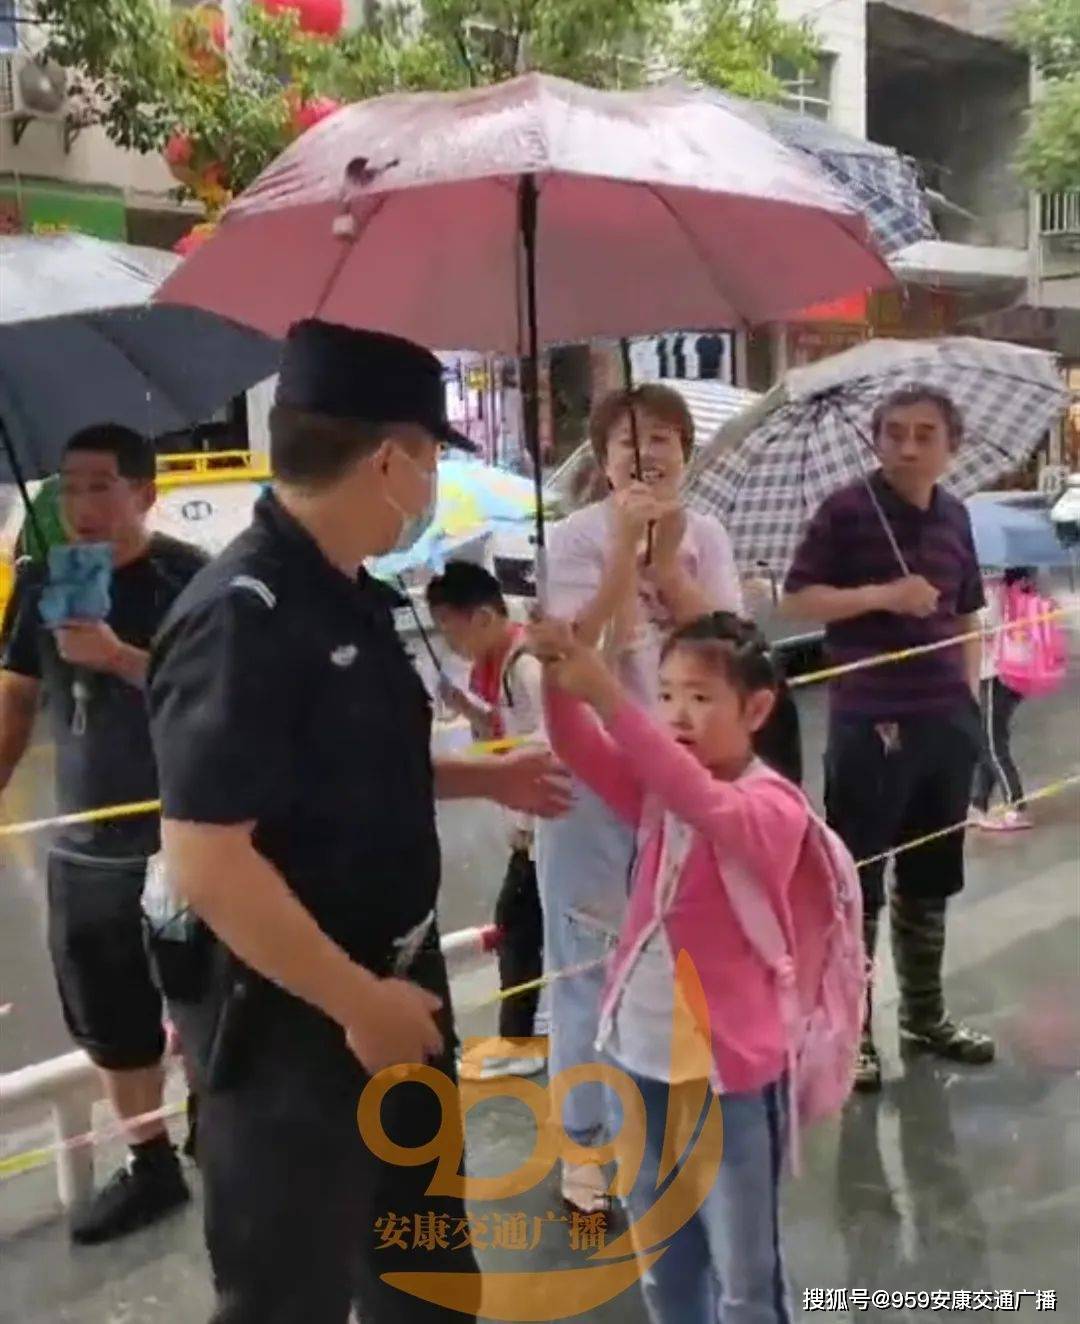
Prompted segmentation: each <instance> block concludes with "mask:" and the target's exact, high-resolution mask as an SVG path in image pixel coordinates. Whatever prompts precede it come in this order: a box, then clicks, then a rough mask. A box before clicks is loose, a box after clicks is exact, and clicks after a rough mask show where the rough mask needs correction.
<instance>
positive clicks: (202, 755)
mask: <svg viewBox="0 0 1080 1324" xmlns="http://www.w3.org/2000/svg"><path fill="white" fill-rule="evenodd" d="M270 429H271V454H272V461H273V468H274V473H275V478H276V481H275V484H274V488H273V490H272V491H271V492H269V493H267V494H266V495H264V496H263V497H262V498H261V500H260V502H259V504H258V506H257V507H256V511H255V515H254V520H253V523H252V525H251V527H250V528H249V529H247V531H246V532H244V533H243V534H242V535H241V536H240V537H239V538H238V539H237V540H236V541H235V542H234V543H233V544H232V545H231V547H229V548H228V549H227V550H226V551H225V552H224V553H223V555H222V556H221V557H220V558H219V560H218V561H216V562H215V563H214V564H213V565H212V566H210V567H209V568H208V569H207V570H206V571H204V572H203V573H201V574H200V575H199V576H198V577H197V578H196V579H195V581H194V582H193V583H192V584H191V585H190V587H189V589H188V590H187V591H186V592H185V593H184V594H183V595H182V596H181V598H180V600H179V601H178V602H177V604H176V606H175V608H174V610H173V612H172V613H171V615H170V617H169V619H168V621H167V622H166V624H165V627H164V629H163V630H162V632H161V634H160V636H159V639H158V643H157V645H156V648H155V652H154V656H153V661H152V666H151V684H150V703H151V720H152V731H153V737H154V743H155V749H156V754H157V759H158V764H159V769H160V780H161V793H162V799H163V806H164V808H163V841H164V849H165V864H166V870H167V873H168V877H169V881H170V884H171V886H172V887H173V888H174V889H175V890H176V891H177V892H178V893H179V895H180V896H181V897H182V898H183V899H184V900H185V901H186V902H187V904H188V905H189V906H190V907H191V908H192V910H193V911H194V912H195V913H196V914H197V915H198V916H199V917H200V918H201V921H202V922H203V923H204V924H205V926H206V935H207V936H206V939H205V942H204V943H202V944H199V943H194V944H193V950H192V956H191V960H192V966H193V968H194V969H197V970H199V971H201V972H202V974H201V976H200V978H199V979H196V980H193V981H192V990H193V991H192V994H191V996H190V998H189V1000H188V1001H187V1002H186V1003H185V1004H184V1005H183V1006H179V1007H177V1008H176V1009H175V1014H176V1015H177V1018H178V1020H179V1021H180V1024H181V1027H182V1032H183V1033H184V1034H185V1035H186V1042H187V1044H188V1046H189V1049H190V1051H191V1052H192V1055H193V1057H194V1059H195V1060H194V1062H193V1064H192V1065H193V1069H194V1071H195V1073H196V1076H197V1078H198V1080H199V1084H200V1086H201V1088H202V1090H203V1097H202V1101H201V1108H200V1118H199V1128H200V1129H199V1153H198V1158H199V1163H200V1166H201V1168H202V1172H203V1179H204V1188H205V1201H206V1210H205V1218H206V1238H207V1244H208V1247H209V1251H210V1257H211V1261H212V1265H213V1273H214V1280H215V1286H216V1288H217V1293H218V1305H217V1310H216V1313H215V1315H214V1317H213V1319H214V1321H215V1324H345V1321H346V1320H347V1318H348V1316H349V1309H350V1303H351V1302H355V1303H356V1304H357V1307H358V1313H359V1314H360V1316H361V1318H362V1319H363V1320H364V1321H365V1324H368V1321H373V1322H374V1321H377V1322H378V1324H384V1321H385V1322H386V1324H391V1322H392V1324H421V1322H423V1324H429V1322H431V1321H435V1320H450V1319H453V1320H455V1321H456V1320H461V1319H463V1318H467V1317H469V1315H470V1312H475V1310H476V1308H477V1306H478V1304H479V1275H478V1274H477V1273H476V1264H475V1261H474V1259H473V1257H472V1254H471V1252H470V1251H469V1250H468V1249H467V1248H458V1247H462V1246H463V1243H467V1241H468V1238H467V1236H463V1231H462V1229H463V1224H462V1220H463V1217H464V1214H463V1208H462V1203H461V1201H459V1200H452V1199H448V1198H440V1199H433V1198H428V1197H427V1196H426V1195H425V1190H426V1186H427V1183H428V1179H429V1177H430V1175H431V1168H430V1166H428V1167H389V1166H387V1165H385V1164H383V1163H381V1162H379V1161H377V1160H376V1158H375V1156H374V1155H373V1154H372V1153H371V1152H370V1151H369V1150H368V1149H367V1147H366V1146H365V1144H364V1143H363V1141H362V1140H361V1137H360V1134H359V1131H358V1127H357V1122H356V1109H357V1102H358V1099H359V1097H360V1094H361V1092H362V1090H363V1088H364V1086H365V1084H366V1083H367V1081H368V1079H369V1078H370V1076H371V1075H372V1074H373V1073H375V1072H378V1071H380V1070H381V1069H382V1068H384V1067H387V1066H391V1065H394V1064H399V1063H410V1062H423V1061H425V1060H427V1061H429V1062H431V1063H432V1064H434V1065H436V1066H437V1067H439V1068H441V1069H442V1070H443V1071H445V1072H446V1073H447V1074H448V1075H450V1076H451V1077H453V1042H452V1036H453V1027H452V1021H451V1012H450V999H449V990H448V987H447V978H446V971H445V967H444V964H443V961H442V958H441V955H440V952H439V944H438V934H437V931H436V928H435V923H434V907H435V903H436V894H437V891H438V883H439V843H438V838H437V835H436V826H435V813H434V799H435V797H436V796H441V797H444V798H465V797H484V798H489V799H492V800H496V801H497V802H499V803H501V804H503V805H506V806H508V807H510V808H513V809H517V810H520V811H524V812H536V813H540V814H543V815H550V814H552V813H558V812H561V811H562V809H564V808H565V806H566V801H567V790H566V785H565V782H564V780H563V778H562V774H561V773H560V772H559V771H558V770H557V769H556V767H555V765H554V764H553V762H552V759H551V756H550V755H549V754H548V753H546V752H543V751H532V750H529V751H521V752H519V753H518V754H517V755H512V756H510V757H509V758H502V759H490V760H471V761H470V760H450V761H444V762H439V761H436V762H435V763H434V764H433V762H432V759H431V756H430V710H429V704H428V701H427V696H426V694H425V692H424V690H423V687H422V685H421V683H420V681H419V679H418V677H417V675H416V673H415V671H414V670H413V667H412V665H411V664H410V661H409V659H408V656H407V654H406V653H405V651H404V649H403V647H402V645H401V643H400V641H399V639H398V636H397V634H396V632H395V629H394V624H393V615H392V608H393V606H394V603H395V596H394V595H392V594H391V593H390V591H389V590H387V589H386V588H385V587H384V586H383V585H381V584H379V583H378V582H377V581H375V580H373V579H371V578H370V577H369V576H368V575H367V574H366V573H365V571H364V570H363V568H362V562H363V561H364V559H365V558H366V557H368V556H372V555H376V554H380V553H385V552H388V551H390V550H391V549H393V548H394V547H395V546H401V545H405V544H407V542H408V541H409V540H410V539H411V538H413V537H414V536H415V531H416V529H417V528H419V527H422V524H423V521H424V519H425V516H426V514H427V512H428V511H429V509H430V508H431V506H432V505H433V503H434V500H435V493H436V482H437V468H436V462H437V457H438V446H439V442H440V441H448V442H451V443H453V442H454V441H455V440H457V438H456V434H453V433H452V431H451V429H450V428H449V425H448V423H447V421H446V417H445V397H444V393H443V386H442V374H441V368H440V365H439V362H438V360H437V359H436V358H435V357H434V356H433V355H431V354H429V353H428V352H427V351H426V350H422V349H420V348H419V347H418V346H416V345H413V344H411V343H409V342H407V341H404V340H399V339H397V338H395V337H392V336H386V335H381V334H376V333H372V332H361V331H353V330H349V329H346V328H343V327H339V326H333V325H329V324H326V323H323V322H318V321H308V322H302V323H299V324H298V325H296V326H295V327H293V328H292V331H291V332H290V334H289V337H288V340H287V343H286V347H285V351H284V357H283V362H282V368H281V374H280V378H279V383H278V388H277V398H276V404H275V407H274V410H273V412H272V415H271V420H270ZM210 934H212V935H215V937H214V939H211V938H210V937H209V935H210ZM199 951H202V952H203V953H204V954H203V955H202V956H199V955H198V952H199ZM382 1122H383V1126H384V1129H385V1131H386V1134H387V1135H388V1136H389V1137H390V1139H391V1140H392V1141H394V1142H396V1143H398V1144H400V1145H402V1146H404V1147H409V1148H411V1147H416V1146H419V1145H421V1144H424V1143H426V1142H427V1141H429V1140H431V1139H432V1138H433V1137H434V1135H435V1133H436V1131H437V1130H438V1129H439V1127H440V1125H441V1126H442V1127H443V1134H442V1140H441V1145H442V1146H446V1145H452V1144H453V1143H454V1142H455V1141H457V1142H460V1127H459V1121H455V1119H454V1118H453V1117H443V1116H442V1114H441V1109H440V1105H439V1103H438V1100H437V1099H436V1097H435V1095H434V1094H433V1093H432V1092H431V1091H430V1090H428V1089H427V1088H426V1087H425V1086H423V1085H421V1084H419V1083H415V1082H410V1083H408V1084H405V1085H399V1086H398V1087H397V1088H395V1089H394V1090H392V1091H391V1093H390V1094H389V1095H388V1096H387V1099H386V1101H385V1103H384V1106H383V1109H382ZM388 1219H396V1220H397V1223H398V1226H400V1227H401V1228H403V1229H404V1230H405V1231H404V1235H403V1236H397V1237H395V1238H394V1239H393V1240H392V1241H391V1240H388V1239H387V1238H386V1235H385V1233H386V1229H387V1228H388V1226H389V1224H388V1221H387V1220H388ZM418 1219H422V1220H424V1223H423V1226H424V1227H426V1228H427V1229H429V1230H430V1231H432V1232H433V1233H434V1234H433V1235H423V1236H420V1237H418V1236H417V1226H418V1225H419V1224H418V1222H417V1220H418ZM380 1230H381V1233H382V1235H380ZM380 1247H381V1248H380ZM410 1269H412V1270H418V1271H421V1272H432V1271H439V1270H446V1271H450V1272H457V1273H460V1274H462V1275H464V1276H463V1277H462V1278H461V1280H460V1282H459V1287H460V1290H461V1291H462V1293H465V1295H463V1296H462V1297H460V1298H456V1299H455V1305H456V1306H457V1307H459V1308H458V1309H456V1310H454V1311H449V1310H445V1309H441V1308H438V1307H433V1306H429V1305H425V1304H424V1303H423V1302H422V1301H421V1300H419V1299H418V1298H417V1297H414V1296H412V1295H409V1294H407V1293H404V1292H402V1291H398V1290H397V1289H395V1288H392V1287H390V1286H388V1285H386V1284H384V1283H383V1282H381V1281H380V1278H379V1275H380V1274H382V1273H386V1272H388V1271H399V1272H400V1271H403V1270H410ZM466 1289H469V1290H468V1292H466ZM455 1290H457V1288H456V1289H455Z"/></svg>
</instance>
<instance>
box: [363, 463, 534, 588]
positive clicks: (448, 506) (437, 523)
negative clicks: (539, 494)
mask: <svg viewBox="0 0 1080 1324" xmlns="http://www.w3.org/2000/svg"><path fill="white" fill-rule="evenodd" d="M545 504H546V505H547V506H548V509H549V512H550V510H551V508H552V506H553V505H555V504H557V503H556V502H554V501H550V502H549V501H548V500H547V499H545ZM535 517H536V494H535V491H534V487H533V483H532V480H531V479H528V478H521V477H519V476H518V475H517V474H512V473H507V472H506V470H504V469H496V468H494V467H492V466H491V465H488V464H481V463H479V462H478V461H476V460H457V459H449V460H440V461H439V499H438V504H437V506H436V508H435V516H434V518H433V519H432V521H431V523H430V524H429V525H428V527H427V528H426V529H425V530H424V532H423V533H422V534H421V535H420V537H419V538H418V539H417V540H416V542H415V543H413V545H412V546H411V547H409V548H408V549H406V550H405V551H403V552H394V553H391V554H390V555H388V556H382V557H379V558H378V559H377V560H375V561H373V562H372V563H371V566H370V569H371V570H372V571H373V572H374V573H375V574H377V575H379V576H380V577H381V578H391V577H394V576H396V575H401V574H404V573H405V572H406V571H409V570H417V569H421V568H427V569H431V570H441V569H442V566H443V564H444V563H445V562H446V560H447V559H448V558H449V557H450V556H451V555H452V554H453V553H454V552H455V551H459V550H460V549H461V548H462V547H463V546H465V544H467V543H470V542H473V541H474V540H476V539H477V538H480V537H484V536H486V535H487V534H489V533H495V532H497V531H499V530H504V529H510V528H513V527H515V526H517V525H521V524H525V523H531V522H532V521H533V520H534V519H535Z"/></svg>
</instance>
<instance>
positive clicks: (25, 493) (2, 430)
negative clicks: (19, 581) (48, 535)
mask: <svg viewBox="0 0 1080 1324" xmlns="http://www.w3.org/2000/svg"><path fill="white" fill-rule="evenodd" d="M0 443H2V444H3V448H4V451H5V453H6V455H7V458H8V464H10V465H11V476H12V477H13V478H14V479H15V486H16V487H17V488H18V489H19V496H21V497H22V503H23V506H24V507H25V509H26V522H27V523H28V524H29V525H30V529H31V531H32V533H33V535H34V538H35V539H36V541H37V545H38V547H39V548H40V549H41V556H42V559H44V558H45V557H46V556H48V553H49V548H48V544H47V543H46V541H45V534H44V533H43V532H42V528H41V524H40V522H39V520H38V517H37V511H36V510H35V509H34V505H33V502H32V501H31V500H30V489H29V488H28V487H27V485H26V476H25V475H24V473H23V471H22V465H21V464H20V463H19V457H18V454H17V453H16V451H15V443H14V442H13V441H12V439H11V434H10V433H9V432H8V430H7V424H6V423H5V422H4V421H3V419H0Z"/></svg>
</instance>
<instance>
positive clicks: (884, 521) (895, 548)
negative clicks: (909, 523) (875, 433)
mask: <svg viewBox="0 0 1080 1324" xmlns="http://www.w3.org/2000/svg"><path fill="white" fill-rule="evenodd" d="M836 412H837V413H838V414H839V415H840V417H841V418H843V419H844V421H845V422H846V423H847V424H848V426H849V427H850V428H851V429H852V431H853V432H854V433H855V435H856V436H857V437H858V438H859V440H860V441H861V442H863V444H864V445H865V446H866V448H867V449H868V450H869V451H870V452H871V454H873V455H875V456H876V455H877V451H876V450H875V449H874V443H873V442H872V441H871V440H870V438H869V437H868V436H867V435H866V432H865V430H864V429H863V428H862V427H860V426H859V424H858V422H857V421H856V420H855V419H854V418H852V416H851V415H850V414H849V413H848V411H847V410H846V409H845V408H844V407H843V406H842V405H840V404H838V405H837V411H836ZM860 477H861V478H862V481H863V486H864V487H865V488H866V492H867V495H868V496H869V498H870V501H871V504H872V505H873V507H874V510H875V511H876V512H877V517H878V520H879V521H880V523H881V527H882V529H883V530H884V531H885V537H886V538H888V540H889V546H890V547H891V548H892V553H893V556H895V557H896V561H897V564H898V565H899V566H900V571H901V573H902V574H905V575H910V574H911V568H910V566H909V565H908V563H907V561H905V560H904V553H903V552H902V551H901V550H900V544H899V543H898V542H897V541H896V534H895V533H893V528H892V525H891V524H890V523H889V519H888V516H887V515H886V514H885V511H884V510H883V509H882V508H881V502H880V501H879V500H878V497H877V493H876V492H875V491H874V485H873V483H871V481H870V475H869V474H868V473H867V472H866V470H865V469H863V470H862V472H861V474H860Z"/></svg>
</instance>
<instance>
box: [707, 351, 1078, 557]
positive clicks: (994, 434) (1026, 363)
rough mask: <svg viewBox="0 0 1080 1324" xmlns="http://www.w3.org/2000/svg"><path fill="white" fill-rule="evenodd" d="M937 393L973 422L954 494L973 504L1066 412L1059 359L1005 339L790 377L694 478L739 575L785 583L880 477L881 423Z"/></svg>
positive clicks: (852, 355) (845, 362)
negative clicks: (823, 532) (824, 517)
mask: <svg viewBox="0 0 1080 1324" xmlns="http://www.w3.org/2000/svg"><path fill="white" fill-rule="evenodd" d="M909 386H931V387H934V388H935V389H937V390H940V391H943V392H945V393H946V394H947V395H949V396H950V397H951V398H952V400H953V401H954V402H955V403H956V405H957V407H958V408H959V410H960V412H961V414H962V415H963V418H964V431H965V441H964V444H963V446H962V447H961V449H960V451H959V453H958V455H957V457H956V461H955V463H954V465H953V468H952V471H951V472H950V474H949V476H948V478H947V479H946V486H947V487H949V488H950V490H952V491H953V492H955V493H956V495H957V496H960V497H967V496H971V495H972V494H973V493H975V492H978V491H979V490H980V489H981V488H984V487H986V486H988V485H989V484H990V483H992V482H994V480H995V479H997V478H1000V477H1001V476H1002V475H1003V474H1005V473H1008V472H1009V471H1010V470H1012V469H1015V468H1016V467H1017V466H1018V465H1020V464H1021V463H1023V461H1024V460H1025V459H1027V457H1028V456H1029V455H1030V453H1031V451H1032V450H1033V449H1034V447H1035V446H1036V445H1037V444H1038V442H1039V441H1040V439H1041V438H1042V436H1043V434H1044V433H1045V432H1046V430H1047V428H1049V427H1050V426H1051V424H1052V423H1053V422H1054V420H1055V419H1056V418H1058V417H1059V416H1060V415H1061V413H1062V412H1063V411H1064V409H1065V407H1066V404H1067V402H1068V397H1067V393H1066V391H1065V387H1064V384H1063V382H1062V380H1061V375H1060V373H1059V372H1058V368H1057V362H1056V359H1055V357H1054V355H1052V354H1047V353H1045V352H1044V351H1042V350H1035V349H1025V348H1023V347H1021V346H1019V345H1008V344H1003V343H1002V342H1000V341H995V340H974V339H967V338H962V337H955V338H949V339H943V340H925V341H903V340H870V341H867V343H866V344H864V345H858V346H856V348H854V349H850V350H847V351H846V352H845V353H843V354H837V355H835V356H834V357H832V358H828V359H822V360H821V361H820V362H819V363H815V364H812V365H811V366H810V367H808V368H796V369H794V370H793V371H792V372H789V373H788V374H787V376H786V377H785V378H784V380H783V382H781V383H780V385H779V386H776V387H774V388H773V390H771V391H770V392H769V394H768V395H766V396H765V397H764V398H763V399H762V400H761V401H760V402H759V403H758V404H756V405H754V406H752V407H751V408H750V409H748V410H746V411H745V412H744V413H742V414H740V415H739V416H738V417H737V418H735V419H733V420H732V421H731V422H730V423H728V424H727V425H726V426H724V427H723V428H721V430H720V432H719V434H718V435H717V437H716V440H715V441H714V442H713V443H712V445H710V446H709V447H707V448H706V450H705V451H703V452H702V453H701V454H700V455H698V456H697V457H696V458H695V459H694V462H693V464H692V466H691V468H690V472H689V474H688V476H687V499H688V501H689V504H690V505H691V506H692V507H693V508H694V509H696V510H700V511H703V512H705V513H707V514H711V515H716V516H717V517H718V518H719V519H720V520H722V521H723V523H724V524H725V525H726V526H727V530H728V533H729V534H730V535H731V539H732V543H733V544H734V548H735V557H736V560H737V561H738V562H739V565H740V566H741V567H743V568H744V569H747V570H750V569H753V568H755V567H761V566H767V567H768V568H769V569H770V570H772V571H774V572H775V573H777V574H782V573H783V572H784V571H785V570H786V569H787V567H788V565H789V564H790V563H791V559H792V557H793V556H794V554H795V549H796V547H797V546H798V543H799V539H800V538H801V536H802V532H803V529H804V527H805V526H806V523H807V521H808V520H809V519H810V517H811V516H812V515H813V514H814V512H815V511H816V510H817V508H818V506H819V505H820V504H821V502H822V501H823V500H824V499H825V498H826V497H827V496H829V495H830V494H831V493H832V492H834V491H835V490H836V489H837V488H839V487H842V486H844V485H845V484H846V483H851V482H855V481H857V480H859V479H860V478H863V477H865V475H866V474H868V473H869V472H871V471H872V470H873V468H874V466H875V457H874V454H873V448H872V445H871V442H870V424H871V418H872V416H873V412H874V409H875V407H876V406H877V404H878V403H879V402H880V401H881V400H882V399H883V398H884V397H885V396H886V395H889V394H891V393H892V392H893V391H897V390H902V389H904V388H906V387H909Z"/></svg>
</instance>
